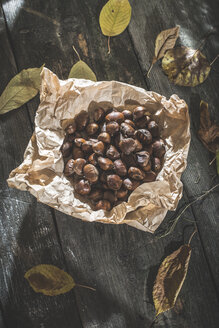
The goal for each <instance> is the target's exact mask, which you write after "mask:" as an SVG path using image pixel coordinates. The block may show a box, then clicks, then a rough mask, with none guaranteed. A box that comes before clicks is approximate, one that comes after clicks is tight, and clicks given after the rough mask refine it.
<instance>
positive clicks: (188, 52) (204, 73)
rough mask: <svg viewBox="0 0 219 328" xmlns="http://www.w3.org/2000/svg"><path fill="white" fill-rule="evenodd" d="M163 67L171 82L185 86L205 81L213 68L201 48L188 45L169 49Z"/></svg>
mask: <svg viewBox="0 0 219 328" xmlns="http://www.w3.org/2000/svg"><path fill="white" fill-rule="evenodd" d="M162 68H163V71H164V73H165V74H167V76H168V78H169V80H170V81H171V82H173V83H174V84H177V85H181V86H185V87H195V86H196V85H198V84H200V83H203V82H204V81H205V79H206V78H207V77H208V74H209V73H210V70H211V66H210V64H209V62H208V60H207V59H206V57H205V56H204V55H203V54H202V53H201V52H200V51H199V50H194V49H191V48H188V47H177V48H174V49H170V50H168V51H167V52H166V53H165V55H164V57H163V60H162Z"/></svg>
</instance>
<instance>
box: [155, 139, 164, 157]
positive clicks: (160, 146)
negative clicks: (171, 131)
mask: <svg viewBox="0 0 219 328" xmlns="http://www.w3.org/2000/svg"><path fill="white" fill-rule="evenodd" d="M152 148H153V155H154V156H155V157H158V158H161V157H162V156H163V155H164V154H165V146H164V142H163V140H162V139H160V140H156V141H155V142H153V144H152Z"/></svg>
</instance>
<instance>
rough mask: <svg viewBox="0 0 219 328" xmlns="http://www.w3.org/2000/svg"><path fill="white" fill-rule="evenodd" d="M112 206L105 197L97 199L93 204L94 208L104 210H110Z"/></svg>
mask: <svg viewBox="0 0 219 328" xmlns="http://www.w3.org/2000/svg"><path fill="white" fill-rule="evenodd" d="M111 208H112V205H111V204H110V202H109V201H108V200H106V199H102V200H99V202H97V204H96V205H95V210H96V211H98V210H104V211H110V210H111Z"/></svg>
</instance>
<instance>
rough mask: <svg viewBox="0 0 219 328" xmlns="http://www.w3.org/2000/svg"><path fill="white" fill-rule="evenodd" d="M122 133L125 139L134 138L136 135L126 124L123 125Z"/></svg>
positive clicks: (121, 127)
mask: <svg viewBox="0 0 219 328" xmlns="http://www.w3.org/2000/svg"><path fill="white" fill-rule="evenodd" d="M120 131H121V132H122V134H123V136H124V137H133V136H134V134H135V129H134V128H133V127H132V126H131V125H129V124H127V123H125V122H124V123H122V124H121V126H120Z"/></svg>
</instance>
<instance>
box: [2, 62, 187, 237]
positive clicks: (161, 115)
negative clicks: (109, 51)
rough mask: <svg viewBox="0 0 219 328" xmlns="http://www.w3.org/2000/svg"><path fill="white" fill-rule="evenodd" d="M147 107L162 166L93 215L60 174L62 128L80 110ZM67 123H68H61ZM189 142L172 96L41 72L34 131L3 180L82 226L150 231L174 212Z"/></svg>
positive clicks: (182, 108) (183, 114)
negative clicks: (161, 145) (161, 144)
mask: <svg viewBox="0 0 219 328" xmlns="http://www.w3.org/2000/svg"><path fill="white" fill-rule="evenodd" d="M136 104H140V105H144V106H146V109H147V110H148V112H149V113H150V114H151V115H152V116H153V117H154V118H155V120H156V122H157V123H158V124H159V126H160V129H161V137H162V138H163V139H164V140H165V144H166V154H165V160H164V166H163V168H162V170H161V171H160V172H159V174H158V176H157V179H156V181H154V182H151V183H144V184H142V185H140V186H139V187H138V188H137V189H136V190H135V191H134V192H132V194H131V195H130V197H129V199H128V202H127V203H125V202H123V203H122V204H120V205H118V206H116V207H114V208H113V209H112V210H111V211H110V212H105V211H103V210H99V211H93V210H92V209H91V208H90V205H89V204H87V203H84V202H83V201H82V200H80V199H79V197H78V196H77V195H75V192H74V189H73V186H72V184H71V182H70V181H69V180H68V179H67V178H66V177H65V176H64V175H63V168H64V162H63V158H62V154H61V151H60V147H61V145H62V143H63V140H64V136H65V132H64V129H63V126H64V125H65V124H66V122H68V120H70V119H72V118H73V117H74V116H75V115H76V114H78V113H79V112H80V111H81V110H92V109H93V108H95V107H97V106H98V105H101V107H103V108H104V109H108V108H109V107H111V106H112V105H113V107H115V108H118V109H122V108H124V107H126V108H128V109H131V110H132V109H133V108H134V107H135V106H136ZM66 120H67V121H66ZM189 143H190V132H189V114H188V108H187V105H186V103H185V102H184V101H183V100H181V99H179V97H178V96H176V95H173V96H171V98H170V99H169V100H167V99H166V98H165V97H163V96H161V95H159V94H157V93H155V92H148V91H145V90H144V89H142V88H138V87H135V86H132V85H128V84H125V83H121V82H116V81H109V82H106V81H103V82H92V81H88V80H81V79H80V80H79V79H68V80H66V81H61V80H59V79H58V77H57V76H56V75H55V74H53V73H52V72H51V71H49V70H48V69H46V68H44V69H43V71H42V85H41V92H40V105H39V107H38V109H37V112H36V119H35V131H34V134H33V136H32V138H31V140H30V141H29V144H28V146H27V149H26V151H25V153H24V161H23V163H22V164H21V165H20V166H19V167H18V168H16V169H14V170H13V171H12V172H11V174H10V176H9V179H8V184H9V186H10V187H14V188H18V189H21V190H28V191H29V192H30V193H31V194H33V195H34V196H35V197H36V198H37V200H38V201H40V202H42V203H45V204H48V205H49V206H51V207H54V208H55V209H57V210H59V211H62V212H64V213H66V214H68V215H71V216H74V217H76V218H80V219H82V220H85V221H99V222H103V223H114V224H121V223H127V224H129V225H131V226H133V227H135V228H138V229H141V230H144V231H149V232H154V231H155V230H156V228H157V227H158V226H159V224H160V223H161V222H162V220H163V219H164V217H165V215H166V213H167V211H168V210H175V209H176V207H177V204H178V201H179V199H180V198H181V197H182V182H181V181H180V177H181V174H182V172H183V170H184V169H185V167H186V159H187V154H188V149H189Z"/></svg>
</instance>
